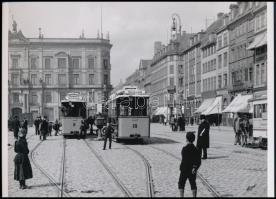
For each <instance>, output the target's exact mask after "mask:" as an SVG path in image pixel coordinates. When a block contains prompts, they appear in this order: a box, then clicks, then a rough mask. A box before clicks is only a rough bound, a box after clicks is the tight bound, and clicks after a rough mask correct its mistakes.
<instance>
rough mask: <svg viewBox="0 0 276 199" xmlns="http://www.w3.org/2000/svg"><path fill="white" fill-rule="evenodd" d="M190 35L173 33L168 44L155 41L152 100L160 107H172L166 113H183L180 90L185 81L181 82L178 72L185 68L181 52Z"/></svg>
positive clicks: (151, 80) (151, 77)
mask: <svg viewBox="0 0 276 199" xmlns="http://www.w3.org/2000/svg"><path fill="white" fill-rule="evenodd" d="M189 37H190V34H187V33H186V32H185V31H183V32H182V33H181V34H180V33H177V34H175V35H173V36H172V39H171V40H170V43H169V44H168V45H166V46H165V45H162V44H161V43H160V42H155V50H154V52H155V54H154V57H153V59H152V62H151V69H150V70H151V71H150V73H151V75H150V85H151V86H150V93H151V100H153V101H154V102H155V104H158V107H163V108H164V107H170V111H168V113H166V114H176V113H181V101H180V99H181V98H180V96H181V93H180V92H178V91H179V90H180V89H179V85H182V84H183V82H182V83H181V79H182V81H183V76H182V77H181V76H179V75H180V74H179V73H178V72H179V70H180V71H181V70H182V69H181V68H183V61H182V60H181V58H180V56H179V52H180V51H181V49H183V48H185V46H186V45H187V44H188V39H189ZM179 79H180V80H179ZM179 83H181V84H179ZM146 85H148V82H147V84H146ZM168 91H173V92H168ZM158 107H153V108H155V109H156V108H158ZM164 110H165V109H164Z"/></svg>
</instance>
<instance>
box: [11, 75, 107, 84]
mask: <svg viewBox="0 0 276 199" xmlns="http://www.w3.org/2000/svg"><path fill="white" fill-rule="evenodd" d="M94 82H95V75H94V74H89V82H88V84H89V85H93V84H94ZM11 83H12V85H19V84H20V78H19V74H12V75H11ZM44 83H45V84H46V85H52V84H53V83H52V75H51V74H45V82H44ZM66 83H67V80H66V74H58V84H66ZM72 83H73V84H75V85H78V84H80V75H79V74H73V78H72ZM31 84H32V85H39V84H40V82H39V80H38V77H37V74H31ZM104 84H106V85H107V84H108V75H107V74H105V75H104Z"/></svg>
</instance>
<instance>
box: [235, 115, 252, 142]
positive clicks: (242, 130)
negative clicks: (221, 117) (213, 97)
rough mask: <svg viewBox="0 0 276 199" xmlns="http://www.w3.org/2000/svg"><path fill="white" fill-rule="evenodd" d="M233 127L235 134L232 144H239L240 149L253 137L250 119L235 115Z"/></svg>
mask: <svg viewBox="0 0 276 199" xmlns="http://www.w3.org/2000/svg"><path fill="white" fill-rule="evenodd" d="M233 127H234V132H235V142H234V144H235V145H237V144H239V145H241V146H242V147H244V146H247V145H248V144H249V142H248V141H249V139H250V138H251V137H252V135H253V124H252V119H251V121H250V119H249V118H248V117H247V116H246V115H242V114H241V113H237V114H236V117H235V119H234V124H233Z"/></svg>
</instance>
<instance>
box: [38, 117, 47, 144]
mask: <svg viewBox="0 0 276 199" xmlns="http://www.w3.org/2000/svg"><path fill="white" fill-rule="evenodd" d="M48 131H49V126H48V122H47V116H44V117H43V120H42V123H41V125H40V136H39V138H40V139H41V136H43V140H46V135H47V134H48Z"/></svg>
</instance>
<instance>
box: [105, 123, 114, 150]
mask: <svg viewBox="0 0 276 199" xmlns="http://www.w3.org/2000/svg"><path fill="white" fill-rule="evenodd" d="M113 132H114V129H113V127H112V126H111V121H110V120H108V122H107V127H106V129H105V135H104V147H103V150H105V147H106V142H107V139H109V149H111V142H112V133H113Z"/></svg>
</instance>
